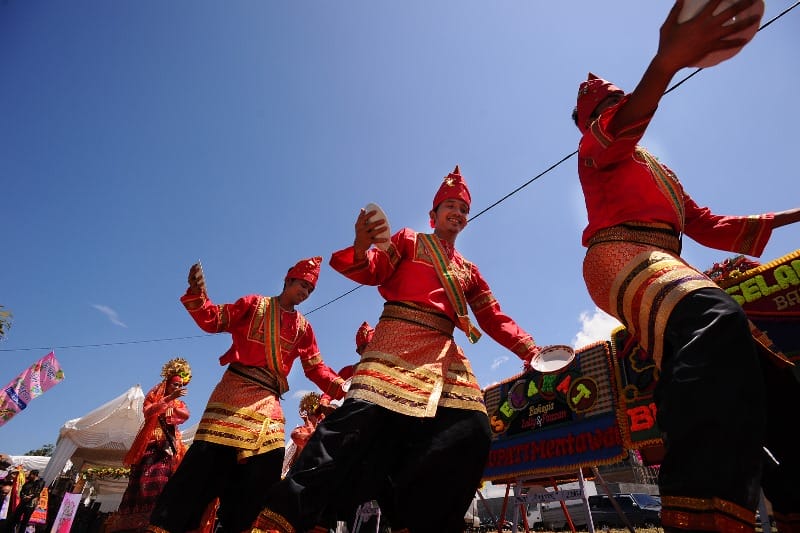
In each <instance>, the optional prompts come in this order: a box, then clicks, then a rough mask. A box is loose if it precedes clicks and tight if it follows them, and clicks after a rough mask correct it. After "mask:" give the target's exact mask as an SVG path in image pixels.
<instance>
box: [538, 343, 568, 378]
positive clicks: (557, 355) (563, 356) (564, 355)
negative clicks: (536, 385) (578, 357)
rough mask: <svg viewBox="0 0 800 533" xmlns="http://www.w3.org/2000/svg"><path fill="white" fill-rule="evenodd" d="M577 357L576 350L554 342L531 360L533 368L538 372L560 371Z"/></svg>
mask: <svg viewBox="0 0 800 533" xmlns="http://www.w3.org/2000/svg"><path fill="white" fill-rule="evenodd" d="M573 359H575V350H573V349H572V348H571V347H569V346H567V345H564V344H554V345H552V346H546V347H544V348H542V351H541V352H539V355H537V356H536V357H534V358H533V360H532V361H531V368H533V369H534V370H536V371H537V372H542V373H550V372H558V371H559V370H562V369H563V368H565V367H566V366H567V365H569V364H570V363H571V362H572V360H573Z"/></svg>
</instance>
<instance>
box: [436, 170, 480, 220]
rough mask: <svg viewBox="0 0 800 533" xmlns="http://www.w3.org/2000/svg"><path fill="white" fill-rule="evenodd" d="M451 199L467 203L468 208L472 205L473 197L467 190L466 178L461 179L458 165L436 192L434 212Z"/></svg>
mask: <svg viewBox="0 0 800 533" xmlns="http://www.w3.org/2000/svg"><path fill="white" fill-rule="evenodd" d="M451 198H455V199H457V200H462V201H464V202H466V203H467V207H469V205H470V204H471V203H472V197H471V196H470V195H469V189H468V188H467V184H466V182H465V181H464V178H463V177H461V171H460V170H459V169H458V165H456V168H455V169H453V171H452V172H451V173H450V174H448V175H447V176H445V178H444V181H442V185H441V186H440V187H439V190H438V191H437V192H436V196H434V197H433V210H434V211H435V210H436V208H437V207H439V204H440V203H442V202H444V201H445V200H450V199H451Z"/></svg>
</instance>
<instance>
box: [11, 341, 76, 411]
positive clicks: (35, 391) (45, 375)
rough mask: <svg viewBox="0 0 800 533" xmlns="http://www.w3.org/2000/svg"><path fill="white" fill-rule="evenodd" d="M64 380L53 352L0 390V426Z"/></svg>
mask: <svg viewBox="0 0 800 533" xmlns="http://www.w3.org/2000/svg"><path fill="white" fill-rule="evenodd" d="M63 379H64V372H63V371H62V370H61V366H60V365H59V364H58V360H57V359H56V355H55V353H53V352H50V353H49V354H47V355H45V356H44V357H42V358H41V359H39V360H38V361H36V362H35V363H34V364H33V365H31V366H30V368H28V369H27V370H25V371H24V372H22V374H20V375H19V376H17V377H16V378H15V379H13V380H12V381H11V383H9V384H8V385H6V386H5V387H3V389H2V390H0V426H2V425H3V424H5V423H6V422H8V421H9V420H11V418H12V417H14V415H16V414H17V413H19V412H20V411H22V410H23V409H25V408H26V407H28V404H29V403H30V401H31V400H33V399H34V398H36V397H38V396H41V395H42V394H43V393H45V392H46V391H48V390H49V389H50V388H52V387H53V386H54V385H57V384H58V383H60V382H61V381H62V380H63Z"/></svg>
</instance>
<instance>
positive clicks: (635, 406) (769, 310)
mask: <svg viewBox="0 0 800 533" xmlns="http://www.w3.org/2000/svg"><path fill="white" fill-rule="evenodd" d="M706 274H707V275H708V276H709V277H711V279H713V280H714V281H715V282H716V283H717V285H719V286H720V287H722V288H723V289H724V290H725V292H727V293H728V294H730V295H731V297H733V299H734V300H736V301H737V302H738V303H739V304H740V305H741V306H742V309H744V311H745V313H746V314H747V317H748V318H749V319H750V321H751V322H752V323H753V324H755V326H756V327H757V328H758V330H760V331H754V335H756V338H757V339H758V340H759V342H760V344H761V345H762V350H761V352H760V353H761V355H762V356H765V357H767V358H774V357H775V353H780V354H781V355H785V356H786V357H787V358H788V359H790V360H792V361H794V362H795V364H798V365H800V250H796V251H794V252H792V253H790V254H787V255H785V256H783V257H780V258H778V259H776V260H774V261H770V262H769V263H766V264H763V265H761V264H758V263H757V262H755V261H752V260H750V259H747V258H746V257H745V256H741V255H740V256H736V257H732V258H729V259H726V260H725V261H723V262H721V263H716V264H714V266H713V267H712V268H711V269H709V270H708V271H706ZM762 335H763V336H762ZM611 344H612V349H613V352H614V362H615V364H616V373H617V381H616V383H617V385H618V387H619V394H618V397H619V401H620V407H619V410H620V413H621V415H622V417H621V420H622V436H623V440H624V442H625V446H626V447H628V448H631V449H637V450H639V451H640V452H641V455H642V460H643V461H644V463H645V464H657V463H658V462H660V459H661V457H662V456H663V445H662V441H661V433H660V431H659V428H658V426H657V425H656V406H655V401H654V399H653V394H654V390H655V386H656V381H657V380H658V370H657V369H656V366H655V363H654V362H653V359H652V358H651V357H650V355H649V354H648V353H647V352H645V351H644V350H643V349H642V348H641V346H639V345H638V344H637V343H636V341H635V340H634V339H633V338H632V337H631V336H630V334H629V333H628V331H627V329H625V328H624V327H619V328H617V329H615V330H614V331H613V332H612V333H611ZM764 347H766V348H770V349H771V350H772V352H770V350H767V349H763V348H764ZM769 364H775V360H774V359H773V360H772V361H771V362H770V363H769ZM778 364H780V362H778ZM795 368H797V367H795ZM795 373H800V371H798V370H795Z"/></svg>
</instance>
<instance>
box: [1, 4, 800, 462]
mask: <svg viewBox="0 0 800 533" xmlns="http://www.w3.org/2000/svg"><path fill="white" fill-rule="evenodd" d="M792 5H793V3H792V2H788V1H770V2H767V5H766V13H765V16H764V19H763V21H764V22H766V21H767V20H770V19H771V18H773V17H774V16H776V15H777V14H779V13H780V12H782V11H783V10H785V9H787V8H788V7H791V6H792ZM670 7H671V3H669V2H641V1H638V0H620V1H618V2H615V3H614V6H613V8H614V9H613V10H611V9H610V8H609V5H608V4H605V3H602V2H582V1H580V2H579V1H574V0H563V1H559V2H531V1H529V0H507V1H503V2H485V1H484V2H481V1H476V0H452V1H450V0H447V1H441V0H435V1H424V2H423V1H418V0H409V1H404V2H389V1H383V0H381V1H375V0H355V1H348V2H322V1H317V2H312V1H302V0H300V1H293V2H271V1H261V2H255V1H238V2H225V3H221V2H208V1H191V2H190V1H186V0H174V1H170V2H156V1H138V2H133V1H127V0H120V1H114V2H108V1H100V0H79V1H71V2H45V1H40V0H25V1H22V0H5V1H4V2H2V3H0V71H1V72H2V78H3V82H2V83H0V117H2V118H0V184H1V185H2V194H0V213H2V217H3V229H4V231H3V235H2V247H0V259H1V261H2V262H1V263H0V264H2V270H0V272H2V277H0V304H3V305H5V306H6V307H7V308H8V309H10V310H11V311H12V312H13V313H14V322H13V326H12V328H11V330H10V331H9V333H8V335H7V338H6V339H5V340H4V341H2V342H0V360H1V361H2V366H0V382H1V383H2V384H5V383H8V382H9V381H11V379H13V378H14V377H15V376H16V375H17V374H19V372H21V371H22V370H23V369H25V368H27V367H28V366H30V365H31V364H32V363H33V362H35V361H36V360H37V359H39V358H40V357H42V356H44V355H45V354H46V353H47V352H48V351H49V350H50V349H55V352H56V356H57V358H58V359H59V361H60V362H61V365H62V367H63V369H64V372H65V374H66V378H65V380H64V381H63V382H62V383H61V384H59V385H57V386H56V387H55V388H53V389H52V390H50V391H49V392H47V393H45V394H44V395H43V396H41V397H39V398H37V399H35V400H34V401H33V402H31V404H30V405H29V407H28V408H27V409H26V410H25V411H23V412H22V413H20V414H18V415H17V416H16V417H15V418H13V419H11V420H10V421H9V422H8V423H7V424H5V425H4V426H2V427H0V452H3V453H7V454H11V455H19V454H23V453H24V452H26V451H28V450H30V449H34V448H39V447H40V446H42V445H43V444H47V443H55V442H56V440H57V438H58V432H59V429H60V428H61V426H62V425H63V424H64V423H65V422H66V421H67V420H70V419H73V418H78V417H81V416H83V415H84V414H86V413H88V412H90V411H91V410H93V409H94V408H96V407H98V406H100V405H102V404H104V403H105V402H107V401H109V400H111V399H113V398H115V397H117V396H119V395H120V394H122V393H124V392H125V391H126V390H127V389H128V388H129V387H131V386H133V385H136V384H140V385H141V386H142V388H143V389H144V390H145V391H146V390H148V389H149V388H150V387H151V386H152V385H154V384H155V383H156V382H157V381H158V380H159V372H160V369H161V366H162V364H163V363H164V362H165V361H167V360H168V359H170V358H172V357H175V356H181V357H185V358H187V359H188V360H189V362H190V363H191V365H192V368H193V373H194V379H193V381H192V382H191V384H190V385H189V394H188V395H187V396H186V400H187V403H188V404H189V408H190V410H191V413H192V416H191V418H190V420H189V421H188V422H187V424H186V425H185V426H184V428H188V427H190V426H192V425H194V424H196V423H197V421H198V420H199V417H200V415H201V413H202V411H203V408H204V406H205V403H206V400H207V398H208V396H209V394H210V392H211V390H212V388H213V387H214V385H215V384H216V383H217V381H218V380H219V378H220V376H221V375H222V372H223V370H224V368H223V367H221V366H219V364H218V357H219V356H220V355H221V354H222V353H223V352H224V351H225V350H226V349H227V347H228V346H229V344H230V337H229V336H228V335H226V334H220V335H216V336H212V335H206V334H204V333H203V332H202V331H201V330H199V328H197V327H196V325H195V324H194V322H193V321H192V320H191V319H190V318H189V316H188V314H187V313H186V312H185V310H184V309H183V307H182V306H181V304H180V302H179V297H180V296H181V294H183V292H184V290H185V288H186V274H187V271H188V268H189V266H190V265H191V264H192V263H193V262H195V261H197V260H198V259H200V260H202V262H203V266H204V269H205V273H206V277H207V282H208V290H209V294H210V296H211V298H212V299H213V300H214V301H216V302H218V303H224V302H232V301H234V300H235V299H236V298H238V297H239V296H242V295H245V294H250V293H261V294H277V293H278V292H279V291H280V289H281V285H282V279H283V276H284V274H285V273H286V270H287V269H288V268H289V267H290V266H291V265H293V264H294V263H295V262H296V261H297V260H298V259H300V258H304V257H309V256H313V255H322V256H324V258H325V263H324V265H323V269H322V273H321V276H320V280H319V284H318V286H317V289H316V291H315V292H314V294H313V295H312V296H311V298H310V299H309V300H308V301H307V302H305V303H304V304H303V305H302V306H301V307H300V310H301V311H303V312H305V313H306V314H307V316H308V318H309V320H310V321H311V323H312V324H313V326H314V329H315V331H316V334H317V338H318V341H319V344H320V347H321V350H322V353H323V356H324V358H325V360H326V362H327V363H328V364H329V365H330V366H331V367H333V368H334V369H338V368H340V367H342V366H344V365H346V364H350V363H352V362H353V361H355V346H354V344H355V343H354V336H355V332H356V329H357V328H358V326H359V325H360V324H361V322H362V321H364V320H367V321H369V322H370V323H372V324H374V323H375V322H376V321H377V319H378V316H379V314H380V311H381V307H382V300H381V298H380V297H379V295H378V294H377V291H376V290H375V289H374V288H372V287H360V288H357V289H356V290H355V291H353V292H352V293H351V294H348V295H347V296H344V297H342V298H339V297H340V296H342V295H343V294H345V293H347V292H348V291H350V290H352V289H354V288H355V287H357V285H356V284H354V283H353V282H351V281H349V280H348V279H346V278H344V277H343V276H341V275H340V274H338V273H336V272H335V271H333V270H332V269H331V268H330V267H329V266H328V265H327V260H328V259H329V258H330V255H331V253H332V252H333V251H335V250H337V249H340V248H343V247H345V246H347V245H348V244H350V243H352V240H353V224H354V222H355V218H356V216H357V213H358V210H359V208H360V207H361V206H363V205H365V204H366V203H368V202H375V203H378V204H379V205H380V206H381V207H382V208H383V209H384V210H385V211H386V213H387V214H388V217H389V221H390V223H391V226H392V229H393V230H397V229H400V228H401V227H403V226H408V227H412V228H414V229H417V230H420V231H427V230H428V229H429V226H428V224H427V222H428V219H427V212H428V210H429V209H430V202H431V200H432V198H433V195H434V193H435V191H436V189H437V188H438V186H439V183H440V182H441V179H442V177H443V176H445V175H446V174H447V173H448V172H449V171H450V170H452V168H453V167H454V166H455V165H456V164H458V165H460V167H461V171H462V174H463V175H464V176H465V179H466V181H467V183H468V185H469V187H470V189H471V192H472V198H473V205H472V213H473V215H476V214H478V213H479V212H481V211H483V210H484V209H486V208H487V207H489V206H492V205H493V204H495V203H496V202H498V201H499V200H501V199H503V198H505V199H504V200H503V201H501V202H499V203H498V204H497V205H494V206H493V207H492V208H491V209H489V210H487V211H485V212H484V213H482V214H480V216H478V217H477V218H474V219H473V220H472V221H471V223H470V225H469V227H468V228H467V229H466V230H465V232H464V233H463V234H462V235H461V236H460V237H459V240H458V242H457V245H458V247H459V249H460V250H461V252H462V253H463V254H464V255H465V256H466V257H467V258H469V259H471V260H473V261H474V262H475V263H477V265H478V266H479V268H480V270H481V272H482V273H483V275H484V277H485V278H486V279H487V280H488V281H489V283H490V285H491V286H492V288H493V289H494V292H495V294H496V296H497V298H498V300H499V301H500V303H501V305H502V307H503V309H504V310H505V311H507V312H508V314H510V315H511V316H512V317H514V318H515V319H516V320H517V321H518V322H519V323H520V324H521V325H522V326H523V327H524V328H525V329H527V330H528V331H530V332H531V333H532V334H533V335H534V336H535V338H536V340H537V341H538V342H539V344H542V345H548V344H572V345H575V346H577V347H580V346H583V345H586V344H589V343H590V342H593V341H595V340H598V339H601V338H607V336H608V334H609V333H610V331H611V329H612V328H613V325H614V324H613V322H609V321H607V320H605V319H604V318H603V317H602V316H598V315H597V313H596V309H595V306H594V305H593V303H592V302H591V300H590V299H589V297H588V295H587V293H586V290H585V287H584V284H583V279H582V276H581V260H582V257H583V252H584V249H583V248H582V247H581V245H580V233H581V230H582V229H583V227H584V225H585V222H586V219H585V216H586V215H585V210H584V206H583V197H582V194H581V191H580V187H579V184H578V180H577V174H576V164H577V163H576V159H575V158H574V157H571V158H568V159H567V160H566V161H565V162H564V163H562V164H560V165H558V166H557V167H556V168H555V169H553V170H552V171H550V172H547V173H546V174H544V175H542V176H541V177H540V178H538V179H536V180H534V181H531V179H532V178H534V177H535V176H537V175H539V174H540V173H541V172H543V171H544V170H546V169H547V168H548V167H550V166H551V165H553V164H555V163H557V162H558V161H560V160H561V159H562V158H564V157H566V156H568V155H569V154H570V153H572V152H573V151H574V150H575V149H576V148H577V142H578V130H577V129H576V128H575V126H574V125H573V124H572V122H571V120H570V112H571V110H572V107H573V105H574V102H575V95H576V93H577V87H578V84H579V83H580V82H581V81H582V80H583V79H585V77H586V74H587V72H589V71H592V72H594V73H596V74H598V75H600V76H602V77H605V78H608V79H611V80H612V81H614V82H615V83H616V84H617V85H619V86H621V87H623V88H624V89H627V90H631V89H633V87H634V86H635V84H636V83H637V81H638V80H639V78H640V76H641V73H642V72H643V71H644V68H645V67H646V65H647V63H648V62H649V60H650V58H651V57H652V55H653V54H654V52H655V50H656V47H657V44H658V28H659V26H660V25H661V23H662V21H663V20H664V18H665V17H666V15H667V13H668V11H669V9H670ZM799 44H800V10H793V11H791V12H789V13H788V14H787V15H785V16H783V17H782V18H780V19H778V20H777V21H776V22H775V23H773V24H772V25H770V26H768V27H767V28H765V29H764V30H763V31H761V32H759V33H758V34H757V35H756V36H755V38H754V39H753V41H752V42H751V43H750V44H748V45H747V46H746V47H745V48H744V49H743V50H742V51H741V52H740V53H739V54H738V55H737V56H736V57H734V58H732V59H731V60H728V61H726V62H723V63H721V64H719V65H718V66H716V67H713V68H709V69H705V70H703V71H701V72H699V73H698V74H697V75H696V76H694V77H692V78H691V79H690V80H689V81H687V82H686V83H684V84H683V85H681V86H680V87H679V88H678V89H676V90H675V91H673V92H671V93H670V94H668V95H667V96H665V98H664V100H663V101H662V105H661V108H660V109H659V111H658V112H657V114H656V117H655V119H654V120H653V122H652V124H651V126H650V128H649V130H648V133H647V136H646V137H645V139H644V142H643V144H644V145H645V146H647V147H648V148H650V149H651V151H653V152H654V153H655V154H657V155H658V156H659V157H660V158H661V159H662V160H663V161H664V162H666V163H667V164H668V165H669V166H670V167H671V168H672V169H674V170H675V171H676V172H677V174H678V176H679V177H680V179H681V180H682V182H683V184H684V186H685V188H686V189H687V191H688V192H689V193H690V194H691V195H692V196H693V198H694V199H695V200H696V201H697V202H698V203H699V204H700V205H708V206H710V207H711V208H712V210H714V211H715V212H717V213H720V214H751V213H761V212H766V211H771V210H783V209H789V208H793V207H796V206H797V205H798V203H800V202H798V199H800V194H798V176H797V141H796V127H797V124H798V123H800V108H798V106H797V105H796V104H797V88H798V87H800V63H799V62H798V61H797V50H798V45H799ZM692 72H693V69H687V70H686V71H684V72H682V73H680V74H679V75H678V76H677V77H676V78H675V80H674V81H675V82H677V81H679V80H680V79H682V78H683V77H685V76H686V75H689V74H691V73H692ZM514 191H516V192H514ZM512 193H513V194H512ZM508 195H510V196H508ZM506 197H507V198H506ZM798 237H800V229H798V228H796V227H787V228H781V229H779V230H777V231H776V232H775V234H774V236H773V239H772V241H771V243H770V245H769V246H768V247H767V250H766V252H765V253H764V255H763V256H762V258H761V260H762V261H767V260H771V259H774V258H777V257H779V256H782V255H784V254H786V253H789V252H791V251H794V250H795V249H797V248H798V246H800V238H798ZM684 247H685V257H686V258H687V259H688V260H689V261H690V262H692V263H694V264H696V265H698V266H702V267H704V268H705V267H707V266H710V265H711V264H712V263H713V262H715V261H721V260H723V259H725V258H727V257H729V256H730V255H731V254H729V253H727V252H722V251H717V250H710V249H706V248H702V247H700V246H699V245H697V244H695V243H694V242H692V241H690V240H687V241H686V242H685V245H684ZM337 298H339V299H337ZM326 304H327V305H326ZM456 335H457V340H458V341H459V342H460V343H461V344H462V346H463V347H464V348H465V350H466V352H467V354H468V355H469V356H470V358H471V360H472V361H473V365H474V368H475V371H476V373H477V375H478V378H479V380H480V382H481V385H483V386H487V385H490V384H492V383H495V382H497V381H500V380H503V379H506V378H508V377H510V376H512V375H513V374H515V373H517V372H518V371H519V370H520V368H521V367H520V363H519V361H518V360H517V359H516V357H515V356H514V355H513V354H511V353H510V352H508V351H506V350H504V349H503V348H501V347H500V346H499V345H498V344H496V343H494V341H492V340H491V339H490V338H488V337H487V336H484V338H482V339H481V341H480V342H478V343H477V344H475V345H469V344H468V343H467V341H466V338H465V337H463V336H458V335H459V333H458V332H457V334H456ZM289 382H290V386H291V391H290V392H289V393H287V395H286V396H285V399H284V410H285V413H286V415H287V430H288V429H291V427H293V426H294V425H296V424H298V423H299V417H298V416H297V403H298V399H299V397H300V396H301V395H302V394H303V393H304V392H306V391H308V390H312V388H313V385H312V384H311V383H310V382H309V381H308V380H307V379H306V378H305V377H304V376H303V374H302V372H301V371H300V368H299V365H295V367H294V368H293V370H292V373H291V376H290V380H289Z"/></svg>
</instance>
